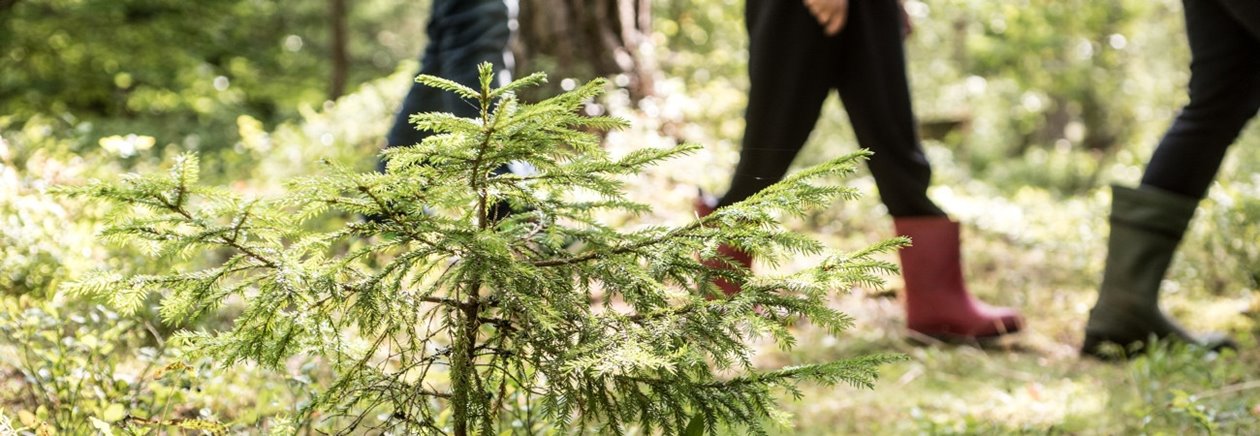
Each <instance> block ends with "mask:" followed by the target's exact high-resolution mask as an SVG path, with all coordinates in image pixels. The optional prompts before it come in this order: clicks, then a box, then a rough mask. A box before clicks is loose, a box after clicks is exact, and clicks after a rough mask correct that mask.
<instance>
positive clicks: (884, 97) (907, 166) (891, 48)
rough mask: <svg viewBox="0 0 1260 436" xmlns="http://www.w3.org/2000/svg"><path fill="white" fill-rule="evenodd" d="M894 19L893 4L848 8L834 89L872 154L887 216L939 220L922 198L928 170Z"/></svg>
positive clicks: (888, 0) (871, 1)
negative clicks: (922, 217) (933, 217)
mask: <svg viewBox="0 0 1260 436" xmlns="http://www.w3.org/2000/svg"><path fill="white" fill-rule="evenodd" d="M900 14H901V11H900V6H898V4H897V2H896V0H864V1H861V2H857V1H855V2H850V5H849V22H848V23H849V24H848V25H847V26H846V28H845V29H844V30H843V31H842V32H840V35H839V38H837V40H836V43H838V44H839V45H840V48H841V50H840V51H839V52H840V53H841V57H840V64H841V65H840V68H841V70H842V71H843V73H842V74H840V75H838V76H835V80H836V82H835V86H836V88H837V89H838V90H839V91H840V98H841V100H843V101H844V107H845V109H846V110H847V111H848V113H849V120H850V122H851V123H852V125H853V133H854V134H855V135H856V136H857V140H858V144H859V145H860V146H862V147H863V148H867V149H870V150H872V151H874V152H875V154H874V155H873V156H871V159H870V161H869V162H868V165H869V166H870V169H871V175H872V176H874V178H875V186H876V188H878V189H879V196H880V199H881V200H882V201H883V202H884V205H885V206H887V207H888V214H889V215H892V216H893V217H912V216H944V215H945V212H944V211H942V210H941V209H940V208H939V207H937V206H936V204H935V203H933V202H932V200H931V199H929V198H928V196H927V188H928V185H929V184H930V183H931V179H932V168H931V167H930V166H929V165H928V161H927V157H926V156H925V155H924V154H923V148H922V147H921V146H920V145H919V139H918V134H917V132H916V125H915V119H914V111H913V110H912V109H911V105H910V85H909V83H907V79H906V62H905V53H904V48H903V44H902V36H901V27H900V26H901V24H900V23H901V15H900Z"/></svg>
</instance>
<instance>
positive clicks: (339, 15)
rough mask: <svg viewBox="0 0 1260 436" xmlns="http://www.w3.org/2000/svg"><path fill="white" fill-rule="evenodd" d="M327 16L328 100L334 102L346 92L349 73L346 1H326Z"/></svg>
mask: <svg viewBox="0 0 1260 436" xmlns="http://www.w3.org/2000/svg"><path fill="white" fill-rule="evenodd" d="M328 15H329V18H330V19H331V20H332V79H331V80H330V83H329V86H328V99H329V100H336V99H337V97H341V95H342V94H344V93H345V92H346V79H347V77H348V76H349V72H350V55H349V53H348V51H347V50H346V44H347V41H346V19H347V17H346V0H328Z"/></svg>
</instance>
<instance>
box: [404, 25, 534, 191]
mask: <svg viewBox="0 0 1260 436" xmlns="http://www.w3.org/2000/svg"><path fill="white" fill-rule="evenodd" d="M508 12H509V11H508V6H507V5H506V4H505V3H504V0H435V1H434V3H433V9H432V13H431V15H430V17H429V23H428V27H427V29H426V33H427V34H428V36H429V42H428V44H427V45H426V47H425V49H424V53H423V55H422V56H421V58H420V72H419V74H427V75H431V76H440V77H444V78H447V79H451V80H454V81H456V82H459V83H461V84H463V85H465V86H469V87H473V88H474V89H476V88H479V87H480V84H479V79H478V76H477V65H478V64H480V63H482V62H490V63H491V65H493V66H494V70H495V74H496V75H499V76H500V77H501V78H506V74H507V73H506V68H507V66H506V57H505V51H506V50H507V44H508V37H509V36H510V31H509V28H508V22H509V14H508ZM422 112H450V113H453V114H456V115H459V116H462V117H473V116H477V115H478V109H477V107H476V105H475V104H474V103H473V102H471V101H465V100H463V99H461V98H459V96H456V95H454V94H452V93H449V92H445V91H442V90H440V89H436V88H432V87H429V86H426V85H422V84H419V83H413V84H412V86H411V89H410V90H409V91H408V92H407V96H406V97H405V98H404V99H403V102H402V106H401V107H400V108H399V110H398V113H397V114H396V115H395V117H394V124H393V127H391V128H390V131H389V133H388V135H387V136H386V147H396V146H410V145H415V144H418V143H420V142H421V141H423V140H424V138H426V137H428V136H429V134H430V132H425V131H421V130H418V129H416V128H415V126H413V125H411V122H410V121H409V120H410V117H411V115H412V114H416V113H422ZM383 165H384V164H383V162H382V163H381V168H380V169H382V170H383V169H384V167H383Z"/></svg>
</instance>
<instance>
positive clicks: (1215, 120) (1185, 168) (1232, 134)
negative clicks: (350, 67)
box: [1142, 0, 1260, 198]
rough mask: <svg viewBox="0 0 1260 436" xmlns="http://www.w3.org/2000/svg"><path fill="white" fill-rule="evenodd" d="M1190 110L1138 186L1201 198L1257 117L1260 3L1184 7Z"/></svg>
mask: <svg viewBox="0 0 1260 436" xmlns="http://www.w3.org/2000/svg"><path fill="white" fill-rule="evenodd" d="M1183 3H1184V4H1185V14H1186V33H1187V36H1188V37H1189V40H1190V53H1191V62H1190V102H1189V103H1188V104H1186V106H1185V107H1184V108H1182V110H1181V114H1179V115H1178V116H1177V119H1176V120H1175V121H1174V122H1173V125H1172V127H1170V128H1169V129H1168V132H1167V133H1165V134H1164V138H1163V139H1162V140H1161V141H1160V143H1159V146H1158V147H1157V148H1156V149H1155V153H1154V155H1152V156H1151V161H1150V163H1149V164H1147V167H1146V172H1145V173H1144V174H1143V175H1142V184H1143V185H1147V186H1153V187H1156V188H1160V189H1163V190H1165V191H1170V192H1175V193H1178V194H1182V195H1185V196H1188V197H1193V198H1203V196H1204V195H1205V194H1206V193H1207V189H1208V187H1209V186H1211V184H1212V179H1214V178H1215V177H1216V172H1217V170H1218V169H1220V166H1221V161H1222V160H1223V159H1224V158H1225V151H1226V149H1228V148H1229V146H1230V144H1233V142H1234V140H1235V139H1237V138H1238V134H1239V133H1240V132H1241V131H1242V129H1243V127H1244V126H1246V124H1247V122H1248V121H1249V120H1251V119H1252V118H1255V116H1256V112H1257V110H1260V0H1184V1H1183Z"/></svg>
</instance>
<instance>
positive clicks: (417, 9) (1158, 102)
mask: <svg viewBox="0 0 1260 436" xmlns="http://www.w3.org/2000/svg"><path fill="white" fill-rule="evenodd" d="M582 5H587V6H588V7H585V8H584V7H581V6H582ZM618 7H620V8H621V9H618ZM428 8H429V3H428V2H426V1H421V2H412V1H403V0H362V1H346V0H295V1H278V0H215V1H204V2H184V1H179V0H124V1H106V0H0V164H2V166H0V332H3V334H0V405H2V406H3V407H2V408H0V430H3V429H5V428H12V429H23V428H24V429H27V430H31V431H33V430H32V429H37V428H40V426H41V425H45V424H48V425H52V426H54V427H58V428H63V429H68V430H69V431H70V432H72V433H73V432H74V429H81V430H82V429H93V428H99V427H94V425H97V424H96V423H97V422H98V421H99V422H102V423H110V422H117V421H119V420H120V419H122V418H123V416H125V415H128V414H132V413H135V411H136V410H139V409H145V410H147V411H148V412H147V414H148V416H154V415H158V414H165V415H168V416H180V417H186V418H197V419H204V420H206V421H207V422H213V423H217V424H218V425H222V426H224V428H227V429H230V430H232V431H245V430H253V431H268V430H271V429H275V428H279V427H281V424H282V423H284V422H286V421H285V419H286V418H285V417H287V416H291V415H292V414H293V413H294V412H295V410H296V408H298V407H301V404H300V402H299V401H298V399H300V398H303V397H304V396H305V395H306V394H308V393H309V392H312V391H316V390H319V389H320V388H321V386H322V384H323V383H326V381H327V377H328V374H327V368H323V367H321V366H320V365H319V363H318V362H317V361H302V360H294V361H292V362H290V363H289V365H288V368H287V371H283V372H277V371H268V370H263V369H260V368H257V367H255V366H252V365H250V364H240V365H236V366H233V367H231V368H220V367H216V366H215V365H213V363H212V362H205V361H188V362H185V361H183V360H181V359H180V357H179V355H178V353H176V351H175V350H171V349H167V348H166V347H164V346H163V345H162V344H163V338H166V337H167V336H168V335H169V334H170V333H171V332H173V331H174V330H176V329H177V328H215V327H216V326H223V325H227V324H228V323H230V321H231V320H232V319H233V317H234V315H235V313H234V312H233V307H232V306H231V305H227V306H225V307H223V308H221V309H220V310H218V311H216V312H214V313H212V314H210V315H208V316H205V317H203V318H201V319H196V320H189V321H188V322H187V323H185V324H183V325H179V326H172V325H167V324H164V323H162V322H161V321H160V319H159V316H158V314H157V313H156V309H155V307H156V301H149V302H146V303H145V304H146V305H148V306H147V307H148V309H147V310H141V311H139V312H138V313H136V314H132V315H123V314H120V313H119V312H118V311H116V310H115V309H114V308H111V307H109V306H107V305H104V304H100V302H98V301H93V300H91V299H86V298H81V297H76V296H72V295H67V294H66V293H64V292H60V291H59V289H60V288H61V287H62V285H63V284H65V283H68V282H73V281H75V280H76V279H78V278H81V277H83V275H84V274H86V273H87V272H88V271H91V270H95V269H102V268H107V269H116V270H127V271H164V270H169V269H170V268H173V267H176V266H178V265H182V264H196V263H198V262H206V261H208V260H207V259H203V258H200V257H197V256H192V257H189V258H186V259H184V258H176V259H163V260H160V261H155V260H153V259H151V258H148V257H145V256H143V255H142V253H139V252H128V251H121V252H120V251H119V249H118V248H117V247H116V246H112V245H110V244H106V243H104V242H101V241H99V240H98V238H97V237H96V234H97V232H98V231H99V229H100V228H101V225H102V222H103V221H104V219H105V217H106V215H107V214H108V212H109V211H108V210H106V208H104V207H102V206H100V205H97V204H95V203H91V202H86V201H82V200H72V199H67V198H64V197H57V196H54V195H51V194H50V192H49V190H50V187H52V186H55V185H59V184H75V183H82V182H84V181H86V180H90V179H97V178H102V179H107V178H112V177H116V176H117V175H118V174H122V173H127V172H154V171H155V170H158V169H161V168H165V167H166V166H168V165H169V163H170V161H171V160H172V158H173V157H174V156H177V155H179V154H181V153H185V152H189V151H193V152H197V153H199V154H200V156H201V160H202V163H203V168H202V177H203V178H204V179H206V180H208V181H209V182H210V183H213V184H228V185H230V186H231V188H232V189H233V190H234V191H237V192H241V193H250V194H259V195H264V194H268V193H276V192H279V190H280V188H281V182H282V181H284V180H287V179H290V178H292V177H294V176H299V175H304V174H309V173H310V172H313V171H317V168H319V167H318V162H319V161H320V160H321V159H326V160H330V161H333V162H336V163H339V164H342V165H345V166H347V167H350V168H355V169H360V170H367V169H370V168H372V166H373V165H374V163H375V159H376V154H377V152H378V151H379V149H380V147H381V145H382V144H383V136H384V132H385V130H386V129H387V128H388V126H389V124H390V122H391V121H392V116H393V111H394V110H395V108H396V107H397V106H398V102H399V101H400V100H401V98H402V96H403V95H404V93H405V90H406V89H407V87H408V86H409V82H410V80H411V79H412V76H413V74H414V73H415V71H416V69H417V63H416V61H415V58H416V55H417V54H418V53H419V52H420V49H421V48H422V47H423V45H424V43H425V42H426V40H425V33H424V25H425V21H426V19H427V14H428ZM626 9H628V10H629V12H628V13H623V14H621V15H618V14H615V13H610V12H609V11H623V12H624V10H626ZM906 9H907V11H908V13H909V14H910V16H911V17H912V19H913V21H914V23H915V31H914V33H913V34H912V35H911V36H910V38H909V39H908V42H907V53H908V58H909V60H910V77H911V83H912V86H913V88H914V89H913V90H914V98H915V107H916V111H917V114H918V116H919V117H920V121H921V135H922V136H923V138H924V141H925V145H926V147H927V150H928V153H929V156H930V158H931V160H932V162H933V165H934V169H935V179H934V180H935V187H934V188H933V190H932V191H931V194H932V195H933V197H934V198H936V199H937V201H938V202H939V203H941V204H942V206H943V207H944V208H945V209H946V210H947V211H948V212H950V213H951V215H953V216H955V217H956V218H957V219H959V220H960V221H961V222H963V223H964V226H965V231H966V235H965V255H966V257H967V262H966V266H967V274H968V276H969V277H970V278H971V283H972V289H973V291H975V292H976V293H977V294H979V295H980V296H982V297H983V298H985V299H986V300H988V301H992V302H994V303H998V304H1002V305H1009V306H1014V307H1019V308H1023V310H1024V313H1025V314H1026V316H1027V317H1028V320H1029V326H1030V328H1029V330H1028V331H1027V332H1025V333H1022V334H1020V335H1019V336H1018V337H1017V338H1013V340H1010V341H1007V342H1004V343H1002V344H1000V345H999V346H998V347H996V348H985V349H981V348H976V347H971V346H952V345H945V344H936V345H934V346H927V347H924V346H917V345H912V344H910V343H908V342H907V337H906V336H907V333H906V332H905V331H904V329H903V328H902V319H901V315H900V313H901V312H900V308H899V304H898V300H897V298H896V292H897V291H898V289H899V287H900V283H898V282H897V281H896V279H893V280H892V281H891V282H890V283H889V285H888V286H886V287H882V288H872V289H863V288H859V289H855V290H854V291H853V292H852V293H851V294H849V295H848V296H845V297H842V298H838V299H836V300H835V301H834V304H835V305H836V307H839V308H840V309H841V310H842V311H844V312H846V313H849V314H851V315H852V316H854V318H855V319H856V323H857V325H856V327H855V328H853V329H852V330H850V331H849V332H847V334H845V335H839V336H833V335H830V334H828V333H827V332H825V331H819V330H816V329H812V328H810V327H809V326H808V325H804V326H798V327H797V328H796V334H797V336H798V341H799V342H798V344H797V346H796V347H795V348H794V349H793V350H791V351H781V350H779V349H777V348H773V347H767V348H766V349H764V350H763V351H762V352H760V353H758V354H757V355H756V356H755V358H756V359H757V361H758V362H759V364H764V365H766V366H771V367H777V366H782V365H785V364H793V363H797V362H812V361H818V360H826V359H829V358H834V357H836V356H850V355H854V354H863V353H870V352H886V351H895V352H900V353H903V354H905V355H907V356H909V359H908V360H906V361H904V362H900V363H896V364H891V365H887V366H885V367H884V368H883V370H882V378H881V381H880V382H879V383H878V384H877V386H876V388H875V389H874V390H871V391H864V390H858V389H853V388H847V387H841V388H826V389H822V388H809V387H806V388H805V390H804V397H803V398H799V399H798V398H792V397H790V396H789V397H784V398H783V403H782V407H783V408H785V409H786V410H788V411H790V412H792V413H793V416H792V417H791V418H790V420H789V422H790V424H789V425H788V426H787V427H779V431H781V432H782V433H784V434H837V433H839V434H875V433H888V432H896V433H908V432H918V433H931V434H953V433H965V434H973V433H1020V432H1026V433H1038V434H1040V433H1107V434H1113V433H1131V432H1146V433H1184V432H1201V433H1210V432H1221V433H1228V434H1233V433H1254V432H1257V431H1260V371H1258V370H1257V369H1256V368H1260V350H1258V349H1257V345H1260V344H1257V340H1256V337H1257V333H1258V332H1260V292H1258V291H1257V289H1258V288H1260V244H1256V241H1258V240H1260V128H1257V127H1256V126H1255V125H1254V124H1253V125H1252V126H1251V127H1250V128H1249V129H1248V130H1247V131H1246V132H1244V134H1243V135H1242V137H1241V138H1240V139H1239V141H1238V143H1237V144H1236V146H1235V147H1234V149H1233V150H1232V151H1231V154H1230V156H1229V158H1228V159H1227V161H1226V164H1225V166H1224V168H1223V169H1222V172H1221V174H1220V176H1219V178H1218V183H1216V184H1215V185H1214V186H1213V187H1212V190H1211V192H1210V194H1209V196H1208V198H1207V199H1206V200H1205V201H1204V202H1203V204H1202V207H1201V208H1200V210H1199V212H1198V215H1197V217H1196V219H1195V221H1194V224H1193V227H1192V229H1191V231H1190V233H1189V234H1188V236H1187V239H1186V241H1185V242H1184V243H1183V245H1182V250H1181V252H1180V253H1179V255H1178V258H1177V261H1176V263H1175V265H1174V267H1173V269H1172V271H1171V272H1170V274H1169V276H1168V278H1167V280H1166V282H1165V295H1164V300H1163V301H1164V305H1165V309H1166V310H1168V311H1169V312H1171V313H1173V314H1174V315H1175V316H1177V317H1178V318H1179V319H1181V320H1183V321H1184V322H1185V324H1187V325H1188V326H1189V327H1192V328H1194V329H1200V330H1206V329H1217V330H1225V331H1230V332H1232V333H1233V334H1235V335H1236V336H1237V337H1239V338H1240V339H1241V342H1242V348H1241V351H1238V352H1226V353H1225V354H1222V355H1205V354H1202V353H1200V352H1196V351H1194V350H1182V349H1156V350H1154V351H1152V352H1151V353H1149V354H1147V355H1145V356H1143V357H1141V358H1139V359H1136V360H1134V361H1132V362H1130V363H1127V364H1104V363H1100V362H1096V361H1091V360H1082V359H1079V358H1078V357H1077V355H1076V347H1077V346H1078V345H1079V342H1080V339H1081V336H1082V328H1083V325H1084V320H1085V316H1086V313H1087V311H1088V309H1089V308H1090V307H1091V305H1092V304H1093V298H1094V292H1095V288H1096V286H1097V282H1098V278H1099V277H1100V274H1101V266H1102V256H1103V246H1104V241H1105V237H1106V233H1107V226H1106V210H1107V208H1108V203H1109V201H1110V199H1109V193H1108V190H1107V189H1106V187H1107V186H1108V185H1109V184H1111V183H1121V184H1128V185H1133V184H1135V183H1136V182H1137V180H1138V179H1139V177H1140V174H1141V170H1142V167H1143V164H1144V163H1145V160H1146V159H1147V157H1149V155H1150V151H1151V149H1152V147H1153V146H1154V144H1155V143H1156V142H1157V140H1158V138H1159V136H1160V135H1161V134H1162V132H1163V129H1165V128H1166V127H1167V125H1168V124H1169V122H1170V120H1171V119H1172V117H1173V116H1174V115H1175V114H1176V110H1177V108H1178V107H1179V105H1180V104H1182V103H1184V102H1185V100H1186V97H1185V90H1184V89H1185V84H1186V82H1187V80H1188V73H1187V68H1186V66H1187V65H1188V61H1189V60H1188V59H1189V56H1188V51H1187V48H1186V42H1185V36H1184V26H1183V24H1182V21H1181V15H1180V14H1181V4H1180V2H1178V1H1175V0H1156V1H1150V0H1117V1H1109V2H1097V1H1090V0H1066V1H1053V0H1021V1H1011V2H992V1H983V0H942V1H934V2H920V1H913V0H911V1H907V2H906ZM539 11H551V13H542V12H539ZM557 11H559V12H557ZM521 13H522V16H521V21H520V29H521V31H522V35H524V36H523V37H522V38H521V40H519V41H517V42H516V44H515V45H514V50H515V51H516V52H517V53H518V55H519V56H518V59H519V62H518V69H519V71H518V73H522V75H523V74H526V73H529V72H533V71H540V70H541V71H546V72H548V73H549V74H550V75H551V77H552V81H551V86H552V88H549V89H547V90H544V91H540V92H538V94H539V95H545V94H548V93H552V92H555V91H556V90H558V89H566V88H571V87H572V86H573V85H574V84H576V83H582V82H584V81H585V80H586V79H589V78H591V77H593V76H596V75H606V76H609V77H611V78H612V80H611V83H613V84H614V86H613V87H612V88H611V89H610V92H609V94H608V95H607V96H606V97H604V98H603V99H601V100H599V101H596V102H592V103H591V104H590V105H588V107H587V111H588V113H592V114H613V115H617V116H620V117H624V118H626V119H628V120H630V121H631V125H632V127H631V128H630V129H628V130H626V131H622V132H616V133H613V134H610V135H608V136H607V137H606V139H605V148H607V149H608V150H610V151H620V152H625V151H628V150H633V149H637V148H641V147H647V146H668V145H672V144H676V143H679V142H692V143H697V144H701V145H702V146H703V147H704V148H703V150H702V151H701V152H699V153H696V154H693V155H691V156H688V157H686V158H684V159H680V160H676V161H671V162H670V163H669V164H668V165H666V166H663V167H658V168H655V169H653V170H651V171H650V172H648V173H645V174H643V175H642V177H641V178H639V179H637V180H635V181H634V183H632V184H631V186H632V190H631V196H632V197H634V198H636V199H640V200H642V201H645V202H649V203H651V204H653V205H654V207H655V208H654V210H653V211H652V212H651V213H648V214H644V215H641V216H639V217H637V218H635V220H634V221H630V222H626V223H623V224H624V225H627V226H634V225H642V224H647V223H659V222H673V223H677V222H682V221H685V220H687V219H691V217H692V214H691V210H690V201H691V199H692V197H693V196H694V192H695V187H697V186H700V187H704V188H705V189H707V190H709V191H714V192H721V191H723V190H724V189H725V186H723V185H724V184H725V183H726V181H727V180H728V178H729V174H730V171H731V170H732V169H733V168H734V164H735V162H736V159H737V153H738V142H739V137H740V135H741V132H742V130H743V122H742V111H743V107H744V104H745V101H746V98H745V92H746V90H747V87H748V84H747V78H746V73H745V66H746V61H747V54H746V45H747V38H746V33H745V32H744V29H743V24H742V22H743V20H742V17H743V5H742V2H740V1H735V0H675V1H647V0H641V1H630V0H606V1H604V0H601V1H599V2H582V1H577V0H574V1H566V0H536V1H522V10H521ZM566 22H567V23H581V24H582V25H581V26H576V25H573V26H565V25H561V24H557V23H566ZM592 35H594V36H592ZM577 41H588V42H589V41H599V43H589V44H586V45H583V44H581V43H578V42H577ZM569 78H572V79H573V80H568V79H569ZM834 100H835V99H834V98H832V101H829V102H828V103H827V107H826V109H825V111H824V114H823V117H822V119H821V120H820V122H819V124H818V126H817V130H816V131H815V133H814V135H813V136H812V137H811V139H810V143H809V145H808V147H807V149H806V151H805V152H804V153H802V155H801V156H800V158H799V159H798V161H797V162H796V166H797V167H798V168H803V167H807V166H810V165H813V164H816V163H819V162H823V161H825V160H827V159H829V158H832V157H835V156H838V155H841V154H843V153H848V152H851V151H854V150H856V149H857V146H856V142H855V140H854V139H853V134H852V132H851V131H850V130H849V127H848V125H847V121H846V118H845V116H844V113H843V109H842V108H841V107H840V105H839V104H837V102H836V101H834ZM849 184H850V185H851V186H853V187H856V188H858V189H859V190H860V191H861V192H863V193H864V196H863V197H862V198H861V199H859V200H857V201H849V202H844V203H841V204H838V205H836V206H835V207H833V208H831V209H827V210H822V211H818V212H815V213H812V214H810V215H809V216H807V217H806V218H804V219H797V220H792V221H789V222H788V223H787V225H788V226H789V227H790V228H792V229H794V230H799V231H801V232H806V233H809V234H811V235H813V236H814V237H817V238H819V239H821V240H822V241H824V243H826V244H828V245H830V246H836V247H859V246H864V245H867V244H870V243H872V242H874V241H878V240H881V239H884V238H886V237H888V236H890V234H891V222H890V219H889V218H888V217H887V215H886V213H885V212H884V211H883V208H882V206H881V205H880V204H879V202H878V200H877V197H876V195H875V192H874V187H873V182H872V180H871V179H870V177H869V174H868V173H866V172H865V171H864V170H863V171H861V172H859V174H858V175H857V176H856V177H853V178H852V179H851V180H850V181H849ZM120 253H122V254H120ZM889 259H890V260H891V257H890V258H889ZM813 261H816V259H800V260H799V261H794V262H788V263H785V264H782V265H774V266H773V268H774V269H776V270H783V271H790V270H792V269H793V268H795V267H798V266H799V265H800V264H806V263H812V262H813ZM798 262H799V263H798ZM759 268H771V266H769V265H764V266H763V265H759ZM176 362H178V363H179V365H175V363H176ZM158 369H161V370H163V371H162V374H156V375H155V374H154V373H155V372H156V371H157V370H158ZM139 379H143V380H139ZM84 380H88V381H91V382H90V383H89V382H84ZM119 380H124V381H130V382H129V383H116V381H119ZM138 380H139V381H143V383H137V381H138ZM140 386H143V388H141V387H140ZM141 391H143V392H141Z"/></svg>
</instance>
